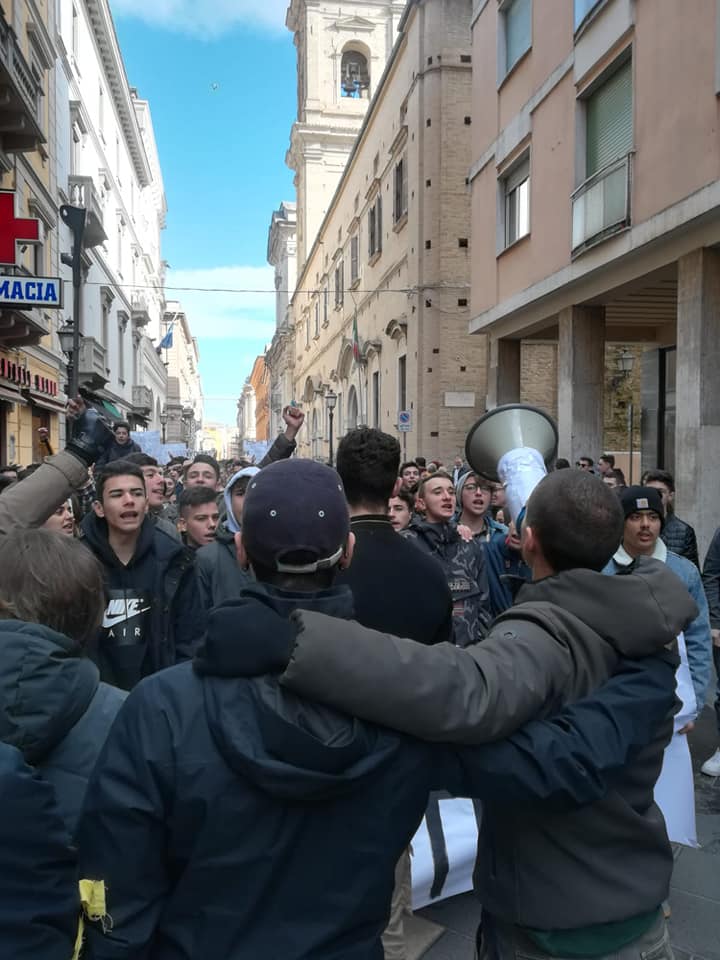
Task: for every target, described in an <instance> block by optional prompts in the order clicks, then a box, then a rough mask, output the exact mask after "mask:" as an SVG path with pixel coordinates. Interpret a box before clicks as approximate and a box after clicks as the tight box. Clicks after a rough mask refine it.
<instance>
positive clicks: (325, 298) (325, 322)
mask: <svg viewBox="0 0 720 960" xmlns="http://www.w3.org/2000/svg"><path fill="white" fill-rule="evenodd" d="M329 299H330V291H329V290H328V288H327V286H326V287H325V289H324V290H323V326H324V327H326V326H327V325H328V300H329Z"/></svg>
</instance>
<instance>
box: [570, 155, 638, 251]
mask: <svg viewBox="0 0 720 960" xmlns="http://www.w3.org/2000/svg"><path fill="white" fill-rule="evenodd" d="M631 175H632V163H631V154H628V155H627V156H625V157H621V158H620V159H619V160H615V161H613V163H609V164H608V165H607V166H606V167H603V169H602V170H598V172H597V173H594V174H593V175H592V177H589V178H588V179H587V180H586V181H585V183H583V184H581V185H580V186H579V187H578V188H577V190H576V191H575V193H573V195H572V250H573V254H577V253H581V252H582V251H583V250H586V249H587V248H588V247H591V246H594V245H595V244H596V243H600V242H601V241H602V240H604V239H605V238H606V237H609V236H612V234H614V233H617V232H618V231H619V230H623V229H624V228H625V227H628V226H629V225H630V184H631Z"/></svg>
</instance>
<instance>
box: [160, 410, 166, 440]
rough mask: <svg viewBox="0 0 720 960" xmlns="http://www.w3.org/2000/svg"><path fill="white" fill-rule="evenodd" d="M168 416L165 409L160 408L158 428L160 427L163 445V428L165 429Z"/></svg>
mask: <svg viewBox="0 0 720 960" xmlns="http://www.w3.org/2000/svg"><path fill="white" fill-rule="evenodd" d="M167 422H168V415H167V409H166V408H165V407H163V408H162V413H161V414H160V426H161V427H162V442H163V443H165V427H167Z"/></svg>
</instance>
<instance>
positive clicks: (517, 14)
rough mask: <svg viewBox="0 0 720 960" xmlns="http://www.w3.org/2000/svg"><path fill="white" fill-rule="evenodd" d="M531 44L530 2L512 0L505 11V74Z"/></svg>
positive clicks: (526, 0) (529, 0)
mask: <svg viewBox="0 0 720 960" xmlns="http://www.w3.org/2000/svg"><path fill="white" fill-rule="evenodd" d="M531 42H532V3H531V0H512V3H510V4H509V5H508V7H507V8H506V10H505V72H506V73H507V72H508V70H511V69H512V67H513V66H514V65H515V64H516V63H517V62H518V60H519V59H520V57H521V56H522V55H523V54H524V53H525V51H526V50H529V49H530V44H531Z"/></svg>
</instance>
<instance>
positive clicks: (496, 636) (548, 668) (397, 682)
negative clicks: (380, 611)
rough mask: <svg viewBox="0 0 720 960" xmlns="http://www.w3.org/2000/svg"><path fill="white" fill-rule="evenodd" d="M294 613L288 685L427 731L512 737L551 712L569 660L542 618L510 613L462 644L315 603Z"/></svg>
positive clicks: (420, 733) (418, 733)
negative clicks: (404, 633) (402, 632)
mask: <svg viewBox="0 0 720 960" xmlns="http://www.w3.org/2000/svg"><path fill="white" fill-rule="evenodd" d="M293 619H294V621H295V624H296V627H297V631H298V635H297V640H296V643H295V648H294V651H293V654H292V656H291V659H290V663H289V664H288V667H287V670H286V671H285V673H284V674H283V676H282V678H281V682H282V683H283V684H285V685H286V686H288V687H290V689H292V690H294V691H295V692H297V693H300V694H302V695H304V696H306V697H308V698H310V699H315V700H319V701H321V702H323V703H327V704H330V705H332V706H334V707H336V708H338V709H340V710H344V711H346V712H348V713H351V714H354V715H355V716H358V717H362V718H363V719H365V720H371V721H374V722H375V723H380V724H383V725H385V726H388V727H392V728H394V729H396V730H401V731H403V732H404V733H408V734H411V735H412V736H415V737H419V738H421V739H424V740H432V741H447V742H451V743H470V744H472V743H483V742H486V741H490V740H496V739H498V738H500V737H504V736H507V735H508V734H510V733H511V732H512V731H514V730H516V729H517V728H518V727H519V726H521V725H522V724H523V723H525V722H526V721H527V720H530V719H532V718H533V717H535V716H538V715H544V714H545V713H546V712H547V710H548V704H551V703H553V702H554V701H555V700H556V698H557V691H558V687H562V685H563V684H564V678H565V676H566V675H567V673H568V671H569V669H570V656H569V653H568V651H567V650H566V649H565V648H564V647H563V646H562V645H561V644H559V643H558V642H556V641H555V640H554V639H553V637H552V636H550V634H549V633H547V632H546V631H545V630H543V629H542V628H541V627H540V626H538V625H536V624H534V623H525V622H522V623H520V622H518V624H516V625H515V624H512V623H511V622H505V623H503V625H502V628H501V629H498V628H494V629H493V630H492V631H491V632H490V634H489V635H488V637H487V638H486V639H485V640H484V641H483V642H482V643H479V644H475V645H474V646H471V647H466V648H464V649H461V648H459V647H456V646H454V645H453V644H450V643H440V644H437V645H435V646H425V645H423V644H419V643H415V642H414V641H412V640H406V639H402V638H399V637H392V636H389V635H388V634H383V633H379V632H378V631H375V630H369V629H367V628H365V627H362V626H360V624H358V623H355V622H350V621H344V620H336V619H334V618H331V617H326V616H324V615H322V614H318V613H311V612H309V611H297V612H296V613H295V614H293ZM515 627H517V629H515Z"/></svg>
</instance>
